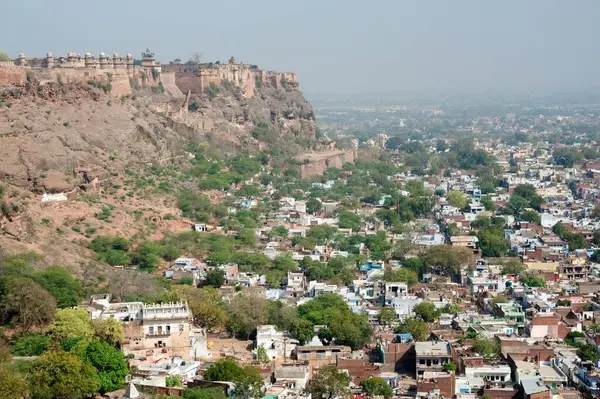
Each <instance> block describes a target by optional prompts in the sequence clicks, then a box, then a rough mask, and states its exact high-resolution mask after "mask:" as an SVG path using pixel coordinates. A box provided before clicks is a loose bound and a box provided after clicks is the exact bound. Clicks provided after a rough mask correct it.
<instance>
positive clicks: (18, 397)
mask: <svg viewBox="0 0 600 399" xmlns="http://www.w3.org/2000/svg"><path fill="white" fill-rule="evenodd" d="M0 381H2V383H1V384H0V398H3V399H22V398H24V397H27V391H28V389H27V381H25V379H24V378H23V377H21V375H20V374H19V373H18V372H17V371H15V370H13V369H11V368H10V366H9V365H8V364H0Z"/></svg>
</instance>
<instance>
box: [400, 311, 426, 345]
mask: <svg viewBox="0 0 600 399" xmlns="http://www.w3.org/2000/svg"><path fill="white" fill-rule="evenodd" d="M394 331H395V332H396V334H406V333H410V334H411V335H412V337H413V338H414V339H415V340H416V341H425V340H426V339H427V338H428V337H429V327H428V326H427V323H425V322H424V321H422V320H419V319H417V318H414V317H409V318H406V319H404V320H402V321H401V322H400V324H399V325H398V327H396V329H395V330H394Z"/></svg>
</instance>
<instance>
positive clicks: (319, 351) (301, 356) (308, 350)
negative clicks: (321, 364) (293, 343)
mask: <svg viewBox="0 0 600 399" xmlns="http://www.w3.org/2000/svg"><path fill="white" fill-rule="evenodd" d="M351 354H352V349H350V347H349V346H343V345H330V346H297V347H296V359H297V360H327V361H329V362H330V363H335V362H336V360H337V358H338V357H350V355H351Z"/></svg>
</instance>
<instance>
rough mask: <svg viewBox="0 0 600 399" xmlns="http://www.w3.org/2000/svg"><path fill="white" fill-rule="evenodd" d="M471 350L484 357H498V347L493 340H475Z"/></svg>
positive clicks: (496, 342)
mask: <svg viewBox="0 0 600 399" xmlns="http://www.w3.org/2000/svg"><path fill="white" fill-rule="evenodd" d="M472 350H473V352H476V353H479V354H480V355H482V356H485V357H495V356H498V353H499V351H500V347H499V345H498V341H496V340H495V339H489V338H477V339H475V341H473V346H472Z"/></svg>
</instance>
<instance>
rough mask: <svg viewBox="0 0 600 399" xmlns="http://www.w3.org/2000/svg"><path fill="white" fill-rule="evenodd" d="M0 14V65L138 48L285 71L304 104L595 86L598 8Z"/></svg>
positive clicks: (83, 8) (235, 2) (261, 6)
mask: <svg viewBox="0 0 600 399" xmlns="http://www.w3.org/2000/svg"><path fill="white" fill-rule="evenodd" d="M232 10H233V12H232ZM0 11H2V14H3V15H4V16H5V20H6V22H5V23H4V24H3V25H2V26H0V34H2V37H4V38H5V39H7V40H6V42H5V44H3V45H2V46H3V48H0V51H5V52H7V53H8V54H9V55H10V56H11V57H15V56H16V55H17V54H18V53H21V52H23V53H25V55H26V56H28V57H31V56H43V55H45V54H46V53H47V52H48V51H51V52H52V53H53V54H55V55H58V54H66V53H67V52H69V51H75V52H77V53H82V54H83V53H85V52H88V51H89V52H93V53H95V54H98V53H100V52H105V53H107V54H112V53H114V52H118V53H119V54H126V53H132V54H133V55H134V56H135V57H138V56H139V53H141V51H143V50H144V49H146V48H150V50H152V51H153V52H155V53H156V56H157V60H158V61H160V62H161V63H163V64H168V63H169V61H172V60H173V59H175V58H180V59H181V60H182V61H183V62H185V61H186V60H187V59H189V58H190V57H191V55H192V54H193V53H194V52H201V53H203V57H202V61H205V62H209V61H217V60H221V61H226V60H227V59H229V57H231V56H234V57H235V58H236V59H237V60H239V61H243V62H247V63H251V64H257V65H259V67H261V68H264V69H265V70H276V71H280V72H295V73H297V74H298V78H299V81H300V85H301V86H300V87H301V89H302V90H303V91H305V92H306V93H309V94H311V95H314V96H319V95H323V94H325V95H361V94H363V93H373V94H375V95H378V94H387V93H394V92H408V93H411V92H414V93H417V95H420V94H422V93H430V92H433V93H436V92H440V93H451V94H468V93H472V92H474V93H482V94H484V95H485V94H489V95H497V94H515V93H534V94H535V93H536V92H557V91H558V92H564V91H566V92H572V91H586V90H590V89H591V88H593V87H599V86H600V72H599V71H600V56H599V55H598V49H599V48H598V47H599V46H598V44H597V43H596V37H598V35H599V34H600V27H597V26H596V24H595V21H594V17H595V15H599V13H600V3H597V2H594V1H592V0H582V1H578V2H576V3H566V2H562V1H560V0H550V1H548V0H546V1H543V0H531V1H527V2H521V1H517V0H509V1H505V2H502V3H494V4H489V3H482V2H480V1H476V0H465V1H462V2H460V3H447V2H445V1H440V0H431V1H428V2H414V1H408V2H396V1H393V0H382V1H380V2H378V3H377V4H376V5H365V4H364V3H363V2H359V1H358V0H348V1H347V2H345V3H344V5H343V6H339V5H338V4H335V3H333V1H325V2H317V1H315V0H308V1H306V2H303V3H302V4H300V5H289V4H281V3H280V2H277V1H275V0H259V1H257V2H253V3H252V4H248V3H247V2H244V1H243V0H231V1H230V2H228V3H227V4H226V5H225V4H198V3H197V2H193V1H190V0H183V1H181V2H179V3H178V4H177V6H176V7H168V6H166V5H165V4H164V3H159V2H158V1H156V0H147V1H144V2H140V1H137V0H131V1H129V2H117V1H115V0H107V1H105V2H103V3H100V4H84V3H81V2H76V1H75V0H60V1H59V2H58V4H57V6H56V7H52V8H48V7H47V6H46V3H42V2H41V1H40V0H27V1H22V2H6V3H5V4H3V5H0ZM24 16H26V17H27V18H26V20H27V25H26V26H25V28H24V25H23V21H24Z"/></svg>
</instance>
